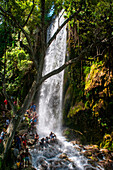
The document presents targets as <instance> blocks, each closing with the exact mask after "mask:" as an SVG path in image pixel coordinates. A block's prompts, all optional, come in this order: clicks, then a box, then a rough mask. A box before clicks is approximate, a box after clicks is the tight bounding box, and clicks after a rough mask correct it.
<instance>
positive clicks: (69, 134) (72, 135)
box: [63, 128, 86, 144]
mask: <svg viewBox="0 0 113 170" xmlns="http://www.w3.org/2000/svg"><path fill="white" fill-rule="evenodd" d="M63 135H64V136H65V137H66V139H67V140H68V141H74V140H75V141H78V142H77V143H80V144H86V138H85V136H84V135H83V134H82V133H81V132H80V131H77V130H74V129H70V128H66V129H65V130H64V131H63Z"/></svg>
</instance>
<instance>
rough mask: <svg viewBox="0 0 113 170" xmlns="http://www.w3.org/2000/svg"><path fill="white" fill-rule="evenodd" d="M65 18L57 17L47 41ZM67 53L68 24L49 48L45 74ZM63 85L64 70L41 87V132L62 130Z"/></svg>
mask: <svg viewBox="0 0 113 170" xmlns="http://www.w3.org/2000/svg"><path fill="white" fill-rule="evenodd" d="M63 20H64V18H63V17H61V18H60V19H59V18H58V17H57V18H56V19H55V20H54V22H53V23H52V24H51V25H50V27H49V28H48V32H47V41H49V39H50V38H51V37H52V36H53V34H54V32H55V31H56V30H57V28H58V26H59V25H61V23H62V22H63ZM65 53H66V26H64V28H63V29H62V30H61V31H60V33H59V34H58V36H56V39H55V40H54V41H53V42H52V44H51V45H50V47H49V49H48V50H47V53H46V57H45V65H44V70H43V75H45V74H47V73H49V72H51V71H53V70H54V69H57V68H59V67H60V66H61V65H62V64H64V61H65ZM62 87H63V71H62V72H61V73H59V74H57V75H54V76H52V77H50V78H49V79H47V80H46V81H45V82H44V83H43V84H42V87H41V91H40V98H39V108H38V113H39V122H38V126H37V130H38V133H39V134H41V135H42V134H44V133H45V134H46V135H47V134H49V133H50V131H54V132H56V131H57V132H60V130H61V122H62V111H61V110H62Z"/></svg>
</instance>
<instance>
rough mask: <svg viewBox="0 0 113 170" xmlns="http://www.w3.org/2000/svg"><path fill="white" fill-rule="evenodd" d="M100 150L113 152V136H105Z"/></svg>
mask: <svg viewBox="0 0 113 170" xmlns="http://www.w3.org/2000/svg"><path fill="white" fill-rule="evenodd" d="M100 148H104V149H108V150H110V151H113V136H112V133H111V134H105V135H104V137H103V141H102V142H101V143H100Z"/></svg>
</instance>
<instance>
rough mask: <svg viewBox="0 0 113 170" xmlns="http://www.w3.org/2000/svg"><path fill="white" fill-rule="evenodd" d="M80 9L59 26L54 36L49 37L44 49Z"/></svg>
mask: <svg viewBox="0 0 113 170" xmlns="http://www.w3.org/2000/svg"><path fill="white" fill-rule="evenodd" d="M80 10H81V8H79V10H78V11H76V12H75V13H74V14H73V15H71V16H70V17H69V18H67V19H66V20H65V21H64V22H63V24H62V25H61V26H59V28H58V29H57V31H56V32H55V33H54V35H53V36H52V37H51V39H50V40H49V41H48V43H47V46H46V48H48V47H49V45H50V44H51V43H52V41H53V40H54V39H55V38H56V36H57V34H58V33H59V32H60V30H61V29H62V28H63V27H64V26H65V25H66V24H67V23H68V22H69V21H70V20H71V19H72V18H74V17H75V16H76V15H77V14H78V13H79V12H80Z"/></svg>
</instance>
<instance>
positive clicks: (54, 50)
mask: <svg viewBox="0 0 113 170" xmlns="http://www.w3.org/2000/svg"><path fill="white" fill-rule="evenodd" d="M63 21H64V18H63V16H61V17H60V19H59V17H57V18H55V20H54V21H53V23H52V24H51V25H50V27H49V28H48V35H47V41H48V40H49V39H50V38H51V37H52V35H53V34H54V32H55V31H56V30H57V28H58V26H59V25H61V24H62V22H63ZM65 54H66V26H65V27H64V28H63V29H62V30H61V31H60V32H59V34H58V35H57V36H56V39H55V40H54V41H53V42H52V44H51V45H50V47H49V49H48V50H47V53H46V58H45V65H44V70H43V75H45V74H47V73H49V72H51V71H52V70H54V69H56V68H59V67H60V66H61V65H62V64H63V63H64V61H65ZM62 88H63V71H62V72H61V73H59V74H57V75H54V76H52V77H51V78H49V79H47V80H46V81H45V82H44V83H43V84H42V87H41V91H40V97H39V104H38V114H39V120H38V125H37V131H38V134H39V137H40V139H41V138H42V137H45V136H48V135H49V134H50V132H51V131H53V132H54V133H55V134H57V141H56V142H52V143H50V144H45V145H44V147H43V148H42V147H41V148H40V145H39V144H37V145H36V146H35V148H34V149H32V150H31V154H32V165H33V166H34V167H35V168H36V169H37V170H71V169H73V170H99V169H100V170H102V168H101V167H99V166H95V167H92V166H91V165H89V164H88V160H87V159H86V158H85V157H84V156H83V155H82V154H80V152H79V151H77V149H76V148H74V147H73V145H72V144H71V143H69V142H67V141H66V140H65V138H64V137H63V136H62V135H61V123H62V91H63V89H62ZM77 147H78V148H79V146H77ZM80 149H81V148H80Z"/></svg>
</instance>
